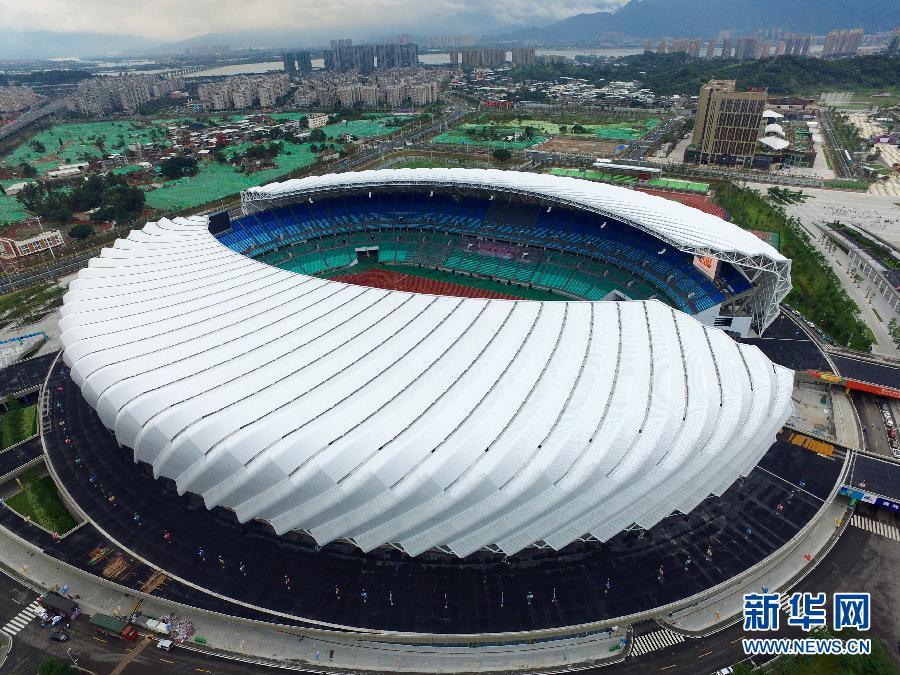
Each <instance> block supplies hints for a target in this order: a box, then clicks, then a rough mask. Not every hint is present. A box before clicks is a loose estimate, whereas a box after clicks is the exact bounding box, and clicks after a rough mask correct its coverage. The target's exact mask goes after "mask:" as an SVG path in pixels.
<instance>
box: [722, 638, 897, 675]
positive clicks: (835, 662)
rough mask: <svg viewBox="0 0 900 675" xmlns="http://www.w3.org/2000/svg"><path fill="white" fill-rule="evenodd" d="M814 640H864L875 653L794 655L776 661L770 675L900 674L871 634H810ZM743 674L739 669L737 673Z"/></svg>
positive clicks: (877, 640)
mask: <svg viewBox="0 0 900 675" xmlns="http://www.w3.org/2000/svg"><path fill="white" fill-rule="evenodd" d="M810 637H814V638H823V639H828V638H833V637H839V638H840V639H841V640H848V639H850V638H857V639H858V638H863V639H870V640H871V641H872V653H871V654H868V655H865V656H858V655H844V656H827V655H819V656H791V657H783V658H780V659H778V660H777V661H775V662H774V665H773V667H772V669H771V670H769V673H771V675H900V668H898V667H897V665H896V664H895V663H894V662H893V661H891V657H890V656H889V654H888V652H887V650H886V649H885V647H884V645H883V644H882V643H881V641H880V640H879V639H878V638H876V637H875V636H873V635H872V634H871V633H860V632H858V631H856V630H850V629H844V630H842V631H841V632H840V633H832V632H831V631H828V630H821V631H816V632H814V633H812V634H810ZM738 672H741V673H743V672H748V671H739V670H738V669H737V668H736V669H735V674H736V675H737V673H738Z"/></svg>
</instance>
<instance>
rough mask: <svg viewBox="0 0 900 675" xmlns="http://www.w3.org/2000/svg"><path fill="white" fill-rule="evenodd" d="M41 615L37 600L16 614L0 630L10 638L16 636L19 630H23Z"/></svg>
mask: <svg viewBox="0 0 900 675" xmlns="http://www.w3.org/2000/svg"><path fill="white" fill-rule="evenodd" d="M40 613H41V606H40V605H39V604H38V602H37V600H35V601H34V602H32V603H31V604H30V605H28V607H26V608H25V609H23V610H22V611H21V612H19V613H18V614H16V615H15V616H14V617H13V618H12V619H10V620H9V622H8V623H7V624H6V625H5V626H3V628H0V630H2V631H3V632H4V633H6V634H7V635H9V636H10V637H12V636H13V635H16V634H17V633H18V632H19V631H20V630H22V629H23V628H25V626H27V625H28V623H29V622H30V621H31V620H32V619H33V618H34V617H36V616H37V615H38V614H40Z"/></svg>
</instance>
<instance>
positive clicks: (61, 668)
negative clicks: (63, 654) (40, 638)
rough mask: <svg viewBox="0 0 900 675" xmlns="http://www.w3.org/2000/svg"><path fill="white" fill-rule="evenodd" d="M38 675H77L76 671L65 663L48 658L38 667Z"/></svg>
mask: <svg viewBox="0 0 900 675" xmlns="http://www.w3.org/2000/svg"><path fill="white" fill-rule="evenodd" d="M37 672H38V675H77V674H78V671H76V670H75V669H74V668H73V667H72V666H70V665H69V664H68V663H66V662H65V661H61V660H59V659H55V658H53V657H52V656H48V657H47V658H46V659H44V660H43V661H41V664H40V665H39V666H38V670H37Z"/></svg>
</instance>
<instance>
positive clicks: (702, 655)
mask: <svg viewBox="0 0 900 675" xmlns="http://www.w3.org/2000/svg"><path fill="white" fill-rule="evenodd" d="M710 654H712V651H708V652H706V653H705V654H701V655H700V656H698V657H697V658H698V659H702V658H703V657H704V656H709V655H710Z"/></svg>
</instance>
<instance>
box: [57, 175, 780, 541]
mask: <svg viewBox="0 0 900 675" xmlns="http://www.w3.org/2000/svg"><path fill="white" fill-rule="evenodd" d="M523 175H524V174H523ZM517 176H518V174H517ZM577 182H580V181H577ZM650 205H652V206H654V207H655V206H657V202H656V201H653V202H651V203H650ZM251 208H252V207H251ZM697 248H698V250H705V248H704V247H701V246H699V245H698V246H697ZM749 255H753V256H761V255H762V253H761V252H757V253H753V254H748V256H749ZM763 257H765V256H763ZM760 274H762V272H760ZM61 314H62V318H61V320H60V331H61V335H60V341H61V343H62V345H63V347H64V350H65V352H64V359H65V362H66V364H67V365H68V366H69V368H70V369H71V377H72V379H73V381H74V382H75V383H76V384H77V385H78V386H79V387H80V388H81V391H82V394H83V395H84V396H85V399H86V400H87V402H88V403H89V404H90V405H91V406H92V407H94V408H95V409H96V410H97V412H98V415H99V417H100V419H101V420H102V421H103V423H104V424H105V425H106V426H107V427H109V428H110V429H112V430H113V431H114V432H115V434H116V438H117V440H118V442H119V443H120V444H121V445H123V446H125V447H128V448H131V449H132V451H133V452H134V458H135V460H139V461H143V462H146V463H148V464H150V465H152V467H153V472H154V475H155V476H165V477H167V478H170V479H172V480H174V481H175V483H176V486H177V488H178V490H179V492H182V493H183V492H192V493H195V494H199V495H201V496H202V497H203V499H204V501H205V503H206V505H207V507H209V508H212V507H214V506H222V507H225V508H229V509H232V510H233V511H234V513H235V515H236V517H237V518H238V519H239V520H240V521H241V522H245V521H247V520H250V519H260V520H264V521H267V522H268V523H270V524H271V525H272V527H273V528H274V529H275V531H276V532H278V533H285V532H289V531H292V530H302V531H305V532H308V533H309V534H310V535H311V536H312V537H313V538H315V540H316V541H317V542H318V543H320V544H325V543H327V542H330V541H336V540H349V541H352V542H353V543H355V544H356V545H357V546H359V547H360V548H362V549H363V550H371V549H373V548H375V547H378V546H384V545H388V546H395V547H398V548H401V549H402V550H403V551H405V552H407V553H409V554H410V555H418V554H420V553H423V552H425V551H429V550H441V551H445V552H451V553H453V554H455V555H458V556H466V555H468V554H470V553H472V552H474V551H477V550H482V549H487V550H493V551H502V552H504V553H506V554H512V553H515V552H516V551H519V550H522V549H523V548H525V547H529V546H533V545H537V546H541V547H544V546H548V547H551V548H553V549H560V548H562V547H564V546H566V545H567V544H569V543H570V542H573V541H576V540H578V539H581V538H584V537H585V536H590V537H594V538H596V539H598V540H601V541H606V540H608V539H609V538H611V537H613V536H615V535H616V534H617V533H618V532H620V531H622V530H623V529H625V528H628V527H629V526H632V524H636V525H638V526H640V527H644V528H649V527H652V526H653V525H654V524H655V523H657V522H659V521H660V520H662V519H664V518H666V517H667V516H669V515H670V514H671V513H673V512H676V511H677V512H681V513H687V512H689V511H691V510H693V509H694V508H695V507H697V506H698V505H699V504H700V503H701V502H702V501H703V500H704V499H706V498H707V497H708V496H709V495H710V494H717V495H720V494H722V493H723V492H724V491H725V490H727V489H728V487H729V486H730V485H731V484H732V483H733V482H734V481H735V479H736V478H738V477H739V476H742V475H746V474H747V473H748V472H749V471H750V470H752V468H753V467H754V466H755V465H756V463H757V462H758V461H759V459H760V457H761V456H762V455H763V454H765V452H766V450H767V449H768V448H769V447H770V445H771V443H772V442H773V439H774V436H775V433H776V432H777V430H778V429H779V428H780V427H781V425H782V424H783V423H784V421H785V420H786V419H787V418H788V416H789V415H790V413H791V393H792V390H793V372H792V371H790V370H788V369H786V368H782V367H780V366H778V365H775V364H773V363H771V362H770V361H769V360H768V359H767V358H766V357H765V355H764V354H763V353H762V352H761V351H760V350H759V349H758V348H757V347H755V346H751V345H746V344H739V343H737V342H735V341H734V340H732V339H730V338H729V337H728V336H727V335H725V333H723V332H722V331H720V330H718V329H715V328H711V327H709V326H704V325H703V324H701V323H700V322H698V321H697V320H696V319H694V318H692V317H690V316H688V315H686V314H684V313H682V312H678V311H676V310H674V309H672V308H670V307H668V306H666V305H664V304H663V303H660V302H657V301H631V302H584V301H558V302H529V301H514V300H486V299H479V298H465V299H464V298H453V297H444V296H431V295H424V294H411V293H405V292H401V291H387V290H383V289H375V288H364V287H361V286H353V285H349V284H343V283H340V282H337V281H330V280H327V279H320V278H315V277H309V276H305V275H302V274H295V273H293V272H289V271H286V270H282V269H278V268H276V267H272V266H269V265H266V264H264V263H262V262H259V261H256V260H253V259H251V258H248V257H246V256H244V255H241V254H240V253H237V252H235V251H232V250H231V249H229V248H227V247H226V246H224V245H223V244H222V243H221V242H219V241H218V240H217V239H216V238H215V237H214V236H213V235H212V234H211V233H210V232H209V228H208V220H207V219H206V218H205V217H199V216H197V217H192V218H178V219H175V220H174V221H171V220H161V221H159V222H154V223H148V224H147V225H146V226H145V227H144V229H143V230H134V231H132V232H131V233H130V234H129V235H128V237H127V238H126V239H120V240H117V241H116V243H115V245H114V246H113V247H111V248H106V249H104V250H103V251H102V252H101V254H100V256H99V257H97V258H94V259H92V260H91V261H90V263H89V265H88V267H86V268H84V269H82V270H81V271H80V272H79V274H78V278H77V279H75V280H74V281H72V283H71V284H70V287H69V291H68V292H67V294H66V296H65V301H64V305H63V307H62V309H61Z"/></svg>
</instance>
